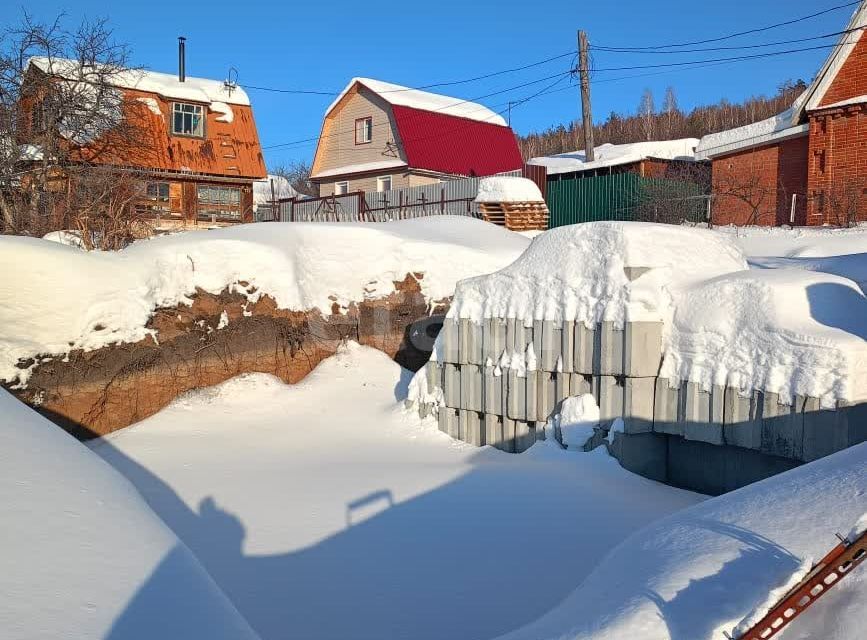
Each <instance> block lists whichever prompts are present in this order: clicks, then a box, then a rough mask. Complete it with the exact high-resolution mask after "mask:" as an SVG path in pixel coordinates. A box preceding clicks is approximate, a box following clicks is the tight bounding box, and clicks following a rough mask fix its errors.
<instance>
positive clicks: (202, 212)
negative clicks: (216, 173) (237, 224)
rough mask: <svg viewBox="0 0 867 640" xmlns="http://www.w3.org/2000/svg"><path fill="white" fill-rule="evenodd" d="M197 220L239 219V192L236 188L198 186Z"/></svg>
mask: <svg viewBox="0 0 867 640" xmlns="http://www.w3.org/2000/svg"><path fill="white" fill-rule="evenodd" d="M197 195H198V198H199V208H198V214H199V218H232V219H233V220H240V219H241V190H240V189H239V188H237V187H215V186H211V185H204V184H200V185H199V187H198V191H197Z"/></svg>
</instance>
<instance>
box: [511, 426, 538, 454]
mask: <svg viewBox="0 0 867 640" xmlns="http://www.w3.org/2000/svg"><path fill="white" fill-rule="evenodd" d="M535 442H536V429H535V425H534V424H533V423H532V422H525V421H523V420H516V421H515V453H521V452H523V451H526V450H527V449H529V448H530V447H532V446H533V444H534V443H535Z"/></svg>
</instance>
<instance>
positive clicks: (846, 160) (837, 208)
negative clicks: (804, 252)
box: [807, 98, 867, 225]
mask: <svg viewBox="0 0 867 640" xmlns="http://www.w3.org/2000/svg"><path fill="white" fill-rule="evenodd" d="M843 99H845V98H843ZM809 162H810V166H809V182H808V193H809V196H810V197H809V203H808V211H807V224H811V225H816V224H832V225H845V224H849V223H851V222H855V221H865V220H867V194H865V192H867V106H865V105H852V106H848V107H844V108H842V109H840V108H836V109H827V110H824V111H819V112H814V113H811V114H810V154H809Z"/></svg>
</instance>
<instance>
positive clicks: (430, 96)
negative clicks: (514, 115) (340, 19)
mask: <svg viewBox="0 0 867 640" xmlns="http://www.w3.org/2000/svg"><path fill="white" fill-rule="evenodd" d="M356 83H359V84H361V85H363V86H365V87H367V88H368V89H370V90H371V91H372V92H373V93H375V94H376V95H378V96H379V97H380V98H382V99H383V100H385V101H386V102H388V103H389V104H393V105H398V106H403V107H412V108H413V109H422V110H424V111H437V112H439V113H443V114H446V115H450V116H457V117H459V118H469V119H470V120H478V121H479V122H487V123H488V124H496V125H500V126H503V127H505V126H508V125H507V124H506V121H505V120H504V119H503V116H501V115H500V114H498V113H496V112H494V111H492V110H491V109H488V108H487V107H485V106H482V105H480V104H478V103H476V102H470V101H468V100H461V99H460V98H451V97H449V96H444V95H440V94H438V93H429V92H427V91H421V90H419V89H411V88H409V87H404V86H402V85H399V84H392V83H390V82H383V81H382V80H373V79H371V78H353V79H352V80H350V81H349V84H347V85H346V88H345V89H344V90H343V91H342V92H341V93H340V95H338V96H337V98H336V99H335V100H334V102H332V103H331V104H330V105H329V107H328V109H326V111H325V115H326V116H327V115H328V114H329V113H331V111H332V110H333V109H334V107H336V106H337V104H338V103H339V102H340V101H341V100H342V99H343V97H344V96H345V95H346V94H347V93H348V92H349V90H350V89H352V87H354V86H355V84H356Z"/></svg>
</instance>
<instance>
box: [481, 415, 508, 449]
mask: <svg viewBox="0 0 867 640" xmlns="http://www.w3.org/2000/svg"><path fill="white" fill-rule="evenodd" d="M482 422H483V424H484V427H485V444H487V445H490V446H492V447H497V448H498V449H499V448H501V447H502V446H503V418H502V416H498V415H494V414H491V413H486V414H485V415H484V416H483V418H482Z"/></svg>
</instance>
